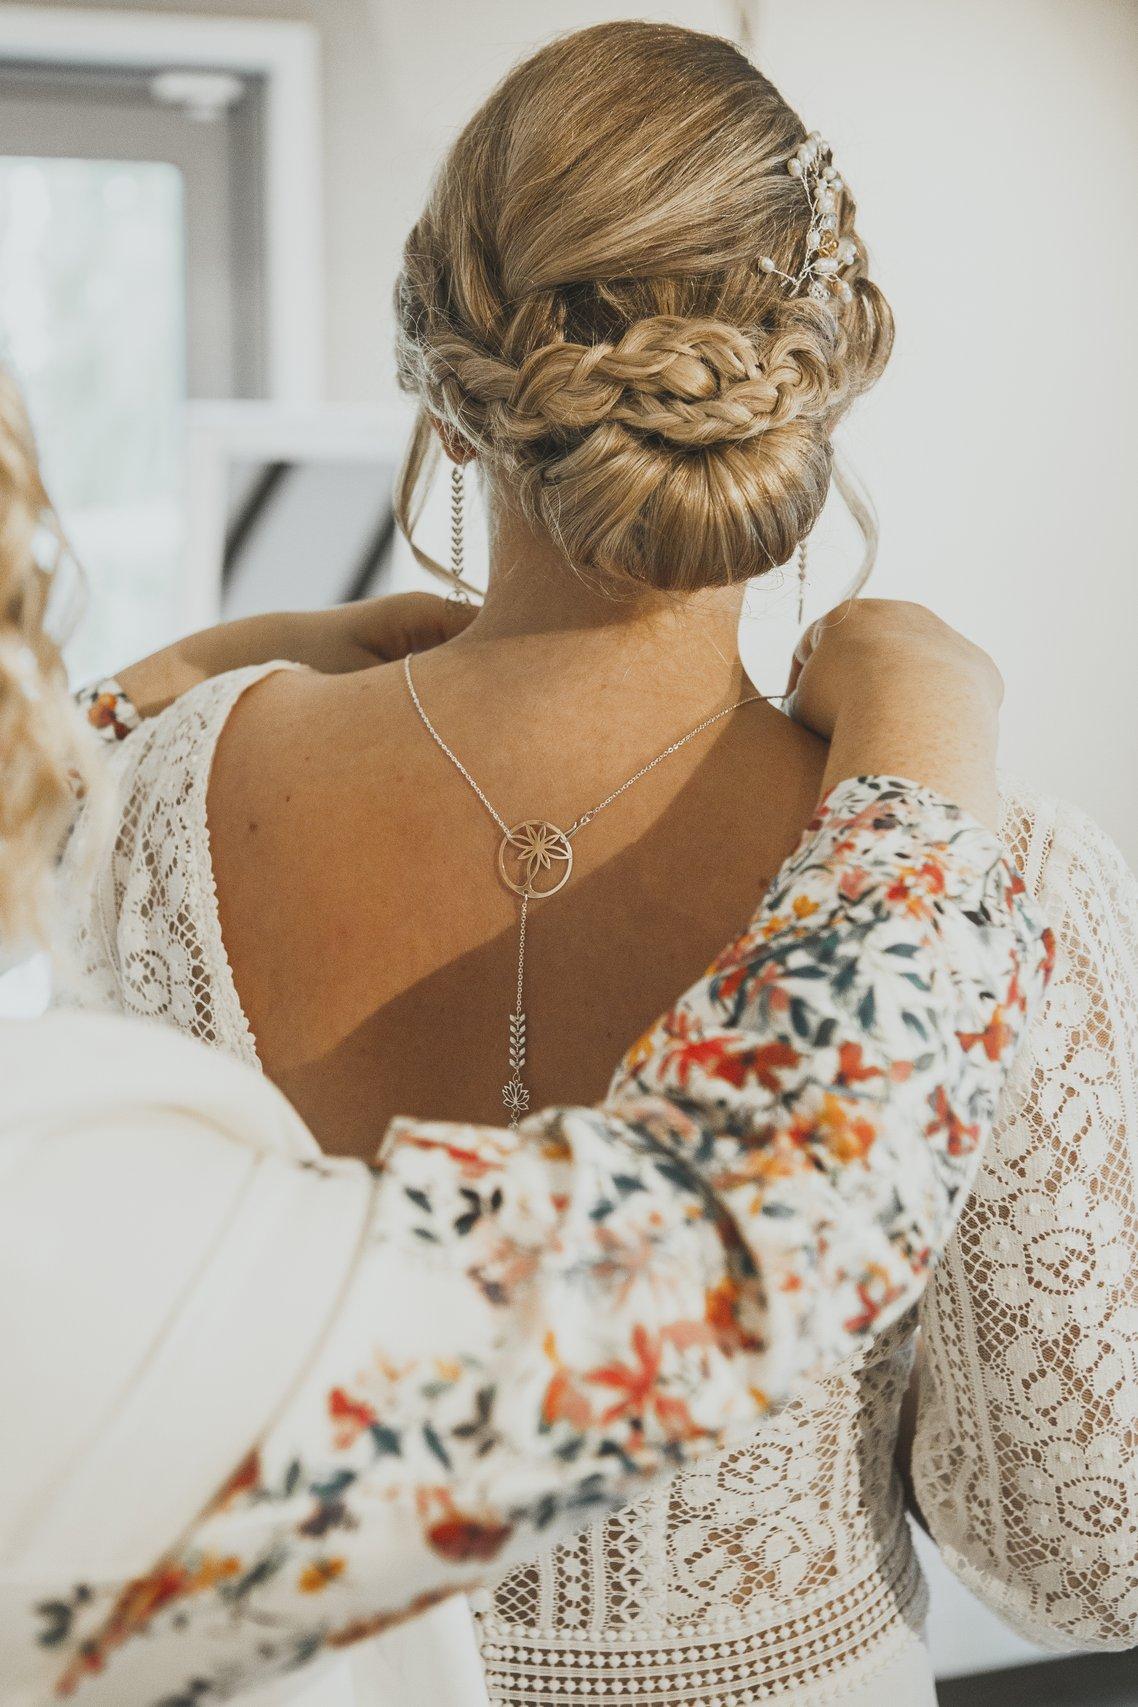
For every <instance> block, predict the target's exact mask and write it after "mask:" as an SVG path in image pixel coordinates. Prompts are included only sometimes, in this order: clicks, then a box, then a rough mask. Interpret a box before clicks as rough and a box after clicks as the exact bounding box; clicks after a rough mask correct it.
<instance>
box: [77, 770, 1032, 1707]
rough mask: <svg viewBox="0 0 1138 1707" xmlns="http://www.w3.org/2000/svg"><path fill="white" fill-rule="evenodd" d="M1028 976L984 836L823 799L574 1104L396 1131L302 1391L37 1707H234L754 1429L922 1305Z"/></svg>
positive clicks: (884, 801)
mask: <svg viewBox="0 0 1138 1707" xmlns="http://www.w3.org/2000/svg"><path fill="white" fill-rule="evenodd" d="M1049 964H1050V943H1049V933H1048V932H1047V931H1046V930H1045V929H1044V928H1043V926H1042V923H1041V920H1040V918H1039V915H1038V913H1037V910H1036V908H1035V907H1034V904H1033V903H1032V902H1031V901H1030V899H1029V898H1028V896H1027V895H1026V893H1025V887H1024V883H1023V880H1022V878H1021V877H1020V875H1019V873H1018V872H1016V871H1015V870H1014V869H1013V868H1012V866H1011V865H1010V864H1009V862H1007V861H1006V859H1005V858H1004V857H1003V854H1002V850H1001V849H1000V848H999V845H998V843H997V842H996V839H995V837H994V836H993V835H992V834H991V833H990V832H989V831H987V830H986V829H984V828H983V826H981V825H980V824H978V823H977V822H976V821H975V820H973V819H970V818H968V817H967V815H966V814H963V813H962V812H961V811H960V810H959V809H958V808H956V807H955V806H952V805H951V804H950V803H949V802H947V801H945V800H943V799H941V798H940V797H939V796H937V795H935V794H933V793H931V792H930V791H928V790H925V789H920V788H917V787H915V786H914V785H912V784H906V783H900V782H893V781H890V780H889V779H885V778H860V779H853V780H850V781H849V782H846V783H843V784H841V785H840V786H839V787H838V788H836V789H835V790H833V791H832V792H831V794H830V796H829V797H828V798H827V801H826V802H825V803H824V804H823V806H822V807H821V808H820V809H819V812H818V814H817V816H816V818H815V820H814V822H813V823H812V824H811V826H810V829H809V830H808V832H807V834H806V835H805V837H804V838H803V841H802V843H801V845H800V847H799V849H798V850H797V852H796V853H795V854H794V855H793V856H792V857H791V859H789V860H788V861H787V862H786V864H785V865H784V866H783V868H782V870H781V871H780V872H779V874H778V876H777V878H776V880H775V882H774V884H773V885H772V887H771V889H770V891H769V892H768V894H767V896H766V898H765V900H764V902H763V905H762V907H761V908H760V910H759V912H758V913H757V914H756V916H755V919H754V921H753V923H752V926H751V928H750V929H749V930H748V931H747V932H746V933H744V935H743V936H742V937H741V938H740V939H739V940H738V941H737V942H736V943H734V944H733V945H732V946H731V947H730V949H728V950H727V951H726V952H725V953H724V955H723V956H722V957H721V958H720V960H719V961H717V962H716V963H715V965H714V966H713V967H712V968H711V969H710V971H709V972H708V974H707V975H706V976H705V977H704V978H703V979H702V980H701V981H700V982H699V983H698V984H696V985H695V986H694V987H693V988H692V989H691V990H690V991H689V992H688V993H687V994H686V995H685V996H684V997H682V998H681V1000H680V1001H679V1002H678V1003H677V1004H676V1006H675V1008H673V1010H672V1011H671V1013H669V1014H668V1015H667V1016H665V1018H664V1019H662V1020H661V1021H660V1022H659V1024H658V1025H656V1026H654V1027H653V1028H652V1030H651V1031H650V1032H649V1033H648V1034H647V1036H646V1037H645V1038H644V1040H643V1041H642V1043H641V1044H639V1045H638V1046H637V1047H636V1048H635V1049H634V1050H633V1051H632V1052H631V1053H630V1055H629V1056H628V1057H627V1058H626V1060H625V1062H624V1064H623V1065H622V1067H621V1069H620V1070H619V1071H618V1073H617V1075H616V1077H615V1079H614V1081H613V1084H612V1087H611V1088H610V1091H609V1094H608V1096H607V1098H606V1100H605V1102H604V1104H603V1105H602V1106H601V1107H600V1108H598V1109H560V1110H558V1109H553V1110H547V1111H545V1112H544V1113H542V1114H537V1115H533V1116H531V1117H530V1118H529V1119H527V1120H526V1121H524V1122H523V1123H522V1125H521V1126H520V1127H519V1128H518V1129H517V1130H516V1131H503V1130H497V1129H489V1128H476V1127H470V1126H461V1125H453V1124H438V1123H432V1122H426V1121H397V1122H395V1123H394V1124H393V1126H392V1128H391V1129H390V1131H389V1133H388V1135H387V1139H386V1142H385V1144H384V1148H383V1151H382V1156H381V1164H382V1165H381V1166H380V1168H379V1169H378V1170H377V1172H376V1174H375V1176H374V1182H373V1194H372V1199H371V1207H370V1210H369V1213H368V1216H367V1219H366V1224H365V1226H364V1228H363V1230H362V1235H361V1237H360V1240H359V1245H358V1250H357V1253H356V1256H355V1263H354V1268H353V1269H352V1272H351V1274H350V1277H349V1278H348V1280H347V1281H346V1283H345V1286H344V1289H343V1291H342V1293H341V1294H340V1298H339V1303H338V1305H337V1309H336V1314H335V1318H334V1320H333V1321H332V1322H331V1324H330V1325H329V1327H328V1329H327V1331H326V1332H325V1334H324V1336H323V1339H322V1342H321V1344H320V1346H319V1349H318V1351H317V1353H316V1355H315V1356H314V1358H313V1360H312V1362H311V1363H310V1364H309V1366H308V1367H307V1368H306V1370H305V1372H304V1375H303V1379H302V1380H299V1381H298V1383H297V1386H296V1389H295V1391H294V1392H293V1394H292V1396H291V1398H290V1399H289V1400H288V1401H287V1403H285V1404H284V1405H283V1406H281V1407H280V1409H279V1411H278V1412H277V1414H276V1415H275V1416H274V1419H273V1421H272V1423H271V1426H270V1427H269V1428H268V1429H267V1431H266V1433H265V1435H264V1436H263V1438H262V1439H261V1441H260V1443H259V1446H258V1449H257V1450H256V1451H255V1452H254V1453H253V1454H252V1455H251V1456H250V1457H249V1458H248V1459H247V1460H246V1461H245V1462H244V1463H243V1464H242V1465H241V1467H240V1469H239V1470H238V1471H237V1472H236V1473H235V1475H234V1476H233V1478H232V1480H231V1481H230V1483H229V1484H228V1485H227V1486H226V1488H225V1489H224V1490H223V1491H222V1492H221V1493H220V1494H219V1495H218V1496H217V1498H216V1499H215V1500H214V1501H213V1503H212V1504H211V1506H210V1508H209V1509H208V1510H207V1511H206V1512H205V1513H204V1515H203V1516H202V1517H201V1518H200V1519H199V1521H197V1522H196V1523H195V1524H194V1525H192V1527H191V1529H190V1531H189V1533H188V1534H187V1535H185V1536H183V1538H182V1540H181V1542H180V1543H179V1544H178V1546H177V1547H176V1548H175V1549H174V1550H173V1552H172V1553H170V1554H168V1555H167V1556H166V1557H165V1558H163V1559H162V1560H161V1561H160V1562H159V1563H158V1564H157V1565H156V1566H154V1567H153V1568H152V1569H150V1570H149V1571H148V1573H147V1574H146V1575H145V1576H144V1577H143V1578H141V1579H139V1580H136V1581H134V1582H132V1583H130V1584H129V1585H126V1586H125V1587H122V1588H120V1589H119V1591H118V1593H117V1594H116V1593H115V1592H114V1589H113V1585H111V1584H104V1585H102V1587H101V1590H100V1593H99V1595H98V1596H97V1597H95V1598H88V1599H87V1600H86V1601H85V1602H84V1604H83V1607H82V1609H81V1612H80V1615H79V1617H78V1618H77V1619H76V1621H75V1623H74V1625H71V1624H70V1623H69V1624H68V1627H67V1636H66V1643H65V1644H61V1652H60V1660H61V1664H60V1670H59V1674H58V1680H57V1684H56V1687H57V1690H58V1692H59V1693H60V1694H66V1693H68V1692H69V1691H70V1690H71V1689H73V1688H75V1687H77V1686H78V1684H79V1683H80V1682H82V1684H83V1692H84V1699H88V1700H90V1702H91V1703H92V1707H98V1704H100V1703H103V1702H113V1703H114V1707H125V1703H127V1702H128V1701H135V1700H138V1701H142V1700H150V1699H151V1698H152V1696H151V1695H149V1694H146V1693H145V1692H144V1689H143V1684H144V1683H145V1684H147V1685H149V1684H150V1683H151V1682H152V1683H154V1684H155V1685H157V1683H158V1682H159V1681H161V1682H162V1684H163V1686H164V1687H165V1688H167V1689H168V1688H169V1686H170V1684H171V1682H172V1681H173V1680H175V1679H177V1678H178V1677H179V1676H182V1677H191V1676H192V1678H193V1680H194V1681H193V1684H192V1686H191V1685H187V1693H186V1699H187V1700H188V1699H189V1697H190V1694H191V1693H192V1694H193V1696H194V1699H195V1700H196V1699H198V1694H201V1695H203V1696H204V1695H206V1694H210V1693H211V1691H212V1692H216V1693H217V1694H226V1695H228V1694H232V1693H235V1692H236V1690H237V1689H238V1687H239V1686H241V1685H243V1684H246V1683H251V1682H253V1681H254V1680H255V1679H256V1678H257V1676H258V1675H264V1674H266V1673H268V1672H271V1671H274V1670H287V1669H290V1668H291V1667H293V1666H295V1665H297V1664H300V1663H302V1662H303V1661H304V1660H305V1659H307V1658H310V1657H312V1656H313V1655H315V1654H317V1653H319V1652H321V1651H333V1650H336V1649H338V1648H340V1647H342V1646H344V1645H346V1644H347V1643H350V1642H352V1641H356V1640H359V1639H360V1638H362V1637H364V1636H367V1635H370V1634H372V1633H375V1632H377V1631H380V1630H382V1629H384V1628H386V1627H387V1626H388V1625H389V1624H391V1623H392V1622H393V1621H394V1620H395V1619H397V1618H399V1617H403V1616H406V1615H408V1613H410V1612H413V1611H415V1610H419V1609H421V1608H423V1607H424V1606H426V1605H429V1604H430V1603H431V1602H433V1601H434V1600H437V1599H439V1598H440V1597H442V1596H443V1595H446V1594H448V1593H451V1592H454V1591H456V1590H458V1589H468V1588H470V1587H473V1586H474V1585H475V1584H477V1583H479V1582H485V1581H487V1580H493V1579H495V1578H497V1577H498V1576H500V1575H501V1574H502V1573H503V1572H504V1571H505V1570H507V1569H508V1568H509V1567H510V1566H511V1565H513V1564H515V1563H517V1562H518V1561H520V1560H522V1559H525V1558H528V1557H531V1556H532V1555H533V1554H534V1553H535V1552H536V1551H538V1550H539V1549H540V1548H541V1547H542V1546H545V1545H549V1544H551V1543H552V1542H554V1541H556V1540H557V1539H558V1538H559V1537H563V1536H565V1535H567V1534H568V1533H570V1532H571V1531H572V1530H574V1529H576V1528H580V1527H581V1526H582V1525H583V1524H584V1523H585V1522H587V1520H588V1519H589V1518H590V1517H591V1516H592V1515H594V1514H595V1513H597V1512H599V1511H604V1510H606V1509H612V1508H613V1507H615V1506H617V1505H620V1504H623V1503H624V1501H626V1500H627V1499H628V1498H629V1496H630V1495H631V1494H632V1493H633V1492H634V1491H635V1490H637V1489H638V1488H639V1487H642V1486H644V1485H645V1483H646V1482H647V1481H649V1480H650V1479H652V1478H657V1479H658V1478H661V1477H663V1476H665V1475H667V1474H669V1473H671V1472H674V1471H675V1470H677V1469H679V1468H680V1467H682V1466H683V1465H684V1464H685V1463H687V1462H688V1461H690V1460H693V1459H695V1458H697V1457H706V1456H707V1455H708V1454H709V1453H712V1452H715V1451H719V1450H721V1449H722V1447H723V1446H724V1444H725V1443H726V1442H728V1441H730V1440H732V1439H737V1438H741V1437H742V1436H743V1435H745V1434H750V1433H752V1432H753V1431H754V1428H755V1426H756V1425H757V1424H761V1423H762V1422H763V1420H764V1419H765V1417H766V1416H767V1414H768V1413H769V1411H770V1410H771V1409H772V1407H773V1406H774V1405H776V1404H781V1403H784V1402H785V1401H786V1400H787V1399H788V1398H789V1397H790V1396H791V1393H792V1388H793V1385H794V1383H796V1382H798V1381H801V1380H802V1379H804V1378H806V1377H809V1376H813V1375H818V1374H820V1373H824V1372H828V1371H830V1370H832V1369H833V1368H834V1367H835V1366H836V1365H837V1364H838V1363H839V1362H840V1361H842V1360H843V1359H844V1358H846V1357H849V1356H851V1355H852V1354H854V1353H855V1352H857V1351H858V1350H859V1349H860V1348H862V1347H864V1346H865V1345H867V1344H868V1343H870V1342H871V1341H872V1340H873V1338H874V1337H875V1336H876V1335H878V1334H879V1333H880V1332H882V1331H883V1330H884V1328H885V1327H886V1326H887V1325H888V1324H889V1323H891V1322H893V1321H895V1320H896V1319H897V1318H898V1317H899V1316H900V1315H901V1314H902V1313H903V1312H904V1311H905V1310H906V1309H907V1308H908V1307H910V1306H911V1304H912V1303H913V1302H914V1300H915V1299H916V1297H917V1296H918V1295H919V1293H920V1291H921V1288H922V1286H923V1284H924V1280H925V1276H926V1274H927V1270H928V1265H929V1263H930V1261H931V1259H932V1257H933V1255H934V1254H935V1252H936V1251H937V1250H938V1249H940V1248H941V1246H942V1245H943V1242H944V1240H945V1238H946V1236H947V1234H948V1231H949V1229H950V1227H951V1226H952V1223H953V1220H954V1218H955V1215H956V1213H957V1211H958V1208H959V1205H960V1204H961V1203H962V1202H963V1200H964V1197H965V1194H966V1192H967V1189H968V1186H969V1184H970V1182H971V1179H972V1176H973V1173H974V1171H975V1167H976V1163H977V1159H978V1156H979V1154H980V1150H981V1148H982V1145H983V1142H984V1140H985V1138H986V1137H987V1134H988V1132H989V1130H990V1126H991V1121H992V1119H993V1117H994V1114H995V1111H996V1107H997V1104H998V1100H999V1096H1000V1093H1001V1091H1002V1089H1003V1085H1004V1081H1005V1077H1006V1071H1007V1067H1008V1064H1009V1062H1010V1060H1011V1058H1012V1057H1013V1055H1014V1053H1015V1051H1016V1048H1017V1046H1018V1042H1019V1040H1020V1038H1021V1036H1022V1034H1023V1031H1024V1028H1025V1026H1026V1024H1027V1022H1028V1020H1029V1018H1030V1017H1031V1016H1032V1015H1033V1014H1034V1012H1035V1010H1036V1008H1037V1005H1038V1001H1039V998H1040V995H1041V992H1042V988H1043V985H1044V982H1045V980H1046V977H1047V975H1048V970H1049ZM312 1166H313V1168H315V1169H316V1170H317V1171H320V1170H321V1169H323V1168H327V1169H328V1171H329V1172H330V1173H332V1174H340V1173H342V1172H343V1169H342V1168H341V1169H337V1168H336V1167H335V1166H334V1164H331V1163H320V1164H312ZM53 1604H58V1605H61V1606H63V1609H64V1613H65V1614H66V1615H67V1617H68V1618H70V1612H69V1605H70V1603H69V1602H68V1601H67V1599H66V1597H60V1599H59V1601H58V1602H57V1603H53ZM139 1637H143V1638H144V1639H143V1640H137V1639H136V1638H139ZM120 1649H121V1650H125V1652H123V1653H122V1654H120V1653H119V1650H120ZM188 1668H192V1670H191V1669H188ZM95 1674H98V1675H97V1676H96V1675H95ZM195 1692H196V1693H195ZM170 1699H173V1697H170ZM179 1699H181V1697H179Z"/></svg>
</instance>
